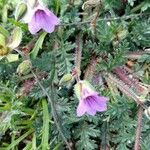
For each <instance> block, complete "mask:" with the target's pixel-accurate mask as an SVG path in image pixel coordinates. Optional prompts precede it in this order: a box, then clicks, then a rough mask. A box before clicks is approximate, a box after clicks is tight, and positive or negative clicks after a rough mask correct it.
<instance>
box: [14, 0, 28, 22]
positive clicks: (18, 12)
mask: <svg viewBox="0 0 150 150" xmlns="http://www.w3.org/2000/svg"><path fill="white" fill-rule="evenodd" d="M26 12H27V5H26V4H25V3H20V4H19V5H18V7H17V9H16V12H15V19H16V20H17V21H18V20H20V19H21V18H23V16H24V15H25V13H26Z"/></svg>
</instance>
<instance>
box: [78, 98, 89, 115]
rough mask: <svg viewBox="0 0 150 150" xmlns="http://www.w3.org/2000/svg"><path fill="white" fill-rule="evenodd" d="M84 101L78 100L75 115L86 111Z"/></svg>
mask: <svg viewBox="0 0 150 150" xmlns="http://www.w3.org/2000/svg"><path fill="white" fill-rule="evenodd" d="M86 108H87V107H86V103H85V101H84V100H80V102H79V105H78V107H77V116H78V117H80V116H82V115H84V114H85V112H86Z"/></svg>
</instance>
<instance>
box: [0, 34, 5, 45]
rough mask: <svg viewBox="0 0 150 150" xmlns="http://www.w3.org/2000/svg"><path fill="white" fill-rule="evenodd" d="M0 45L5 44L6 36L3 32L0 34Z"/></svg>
mask: <svg viewBox="0 0 150 150" xmlns="http://www.w3.org/2000/svg"><path fill="white" fill-rule="evenodd" d="M0 46H3V47H5V46H6V38H5V36H4V35H3V34H0Z"/></svg>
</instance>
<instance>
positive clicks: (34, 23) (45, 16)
mask: <svg viewBox="0 0 150 150" xmlns="http://www.w3.org/2000/svg"><path fill="white" fill-rule="evenodd" d="M26 22H27V23H28V28H29V31H30V32H31V33H32V34H36V33H37V32H38V31H39V30H41V29H43V30H44V31H45V32H48V33H52V32H53V31H54V29H55V26H56V25H59V23H60V21H59V19H58V18H57V16H55V15H54V14H53V13H52V12H51V11H50V10H49V9H47V8H46V7H44V6H41V5H40V4H39V5H38V6H36V7H35V8H34V9H33V10H31V8H30V10H29V12H28V14H27V16H26Z"/></svg>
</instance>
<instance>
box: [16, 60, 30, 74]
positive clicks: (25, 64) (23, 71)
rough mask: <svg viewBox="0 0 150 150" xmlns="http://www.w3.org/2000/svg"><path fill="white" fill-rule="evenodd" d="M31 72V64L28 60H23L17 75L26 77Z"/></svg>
mask: <svg viewBox="0 0 150 150" xmlns="http://www.w3.org/2000/svg"><path fill="white" fill-rule="evenodd" d="M30 71H31V62H30V61H29V60H24V61H23V62H22V63H21V64H20V65H19V66H18V68H17V73H18V74H19V75H26V74H28V73H29V72H30Z"/></svg>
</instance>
